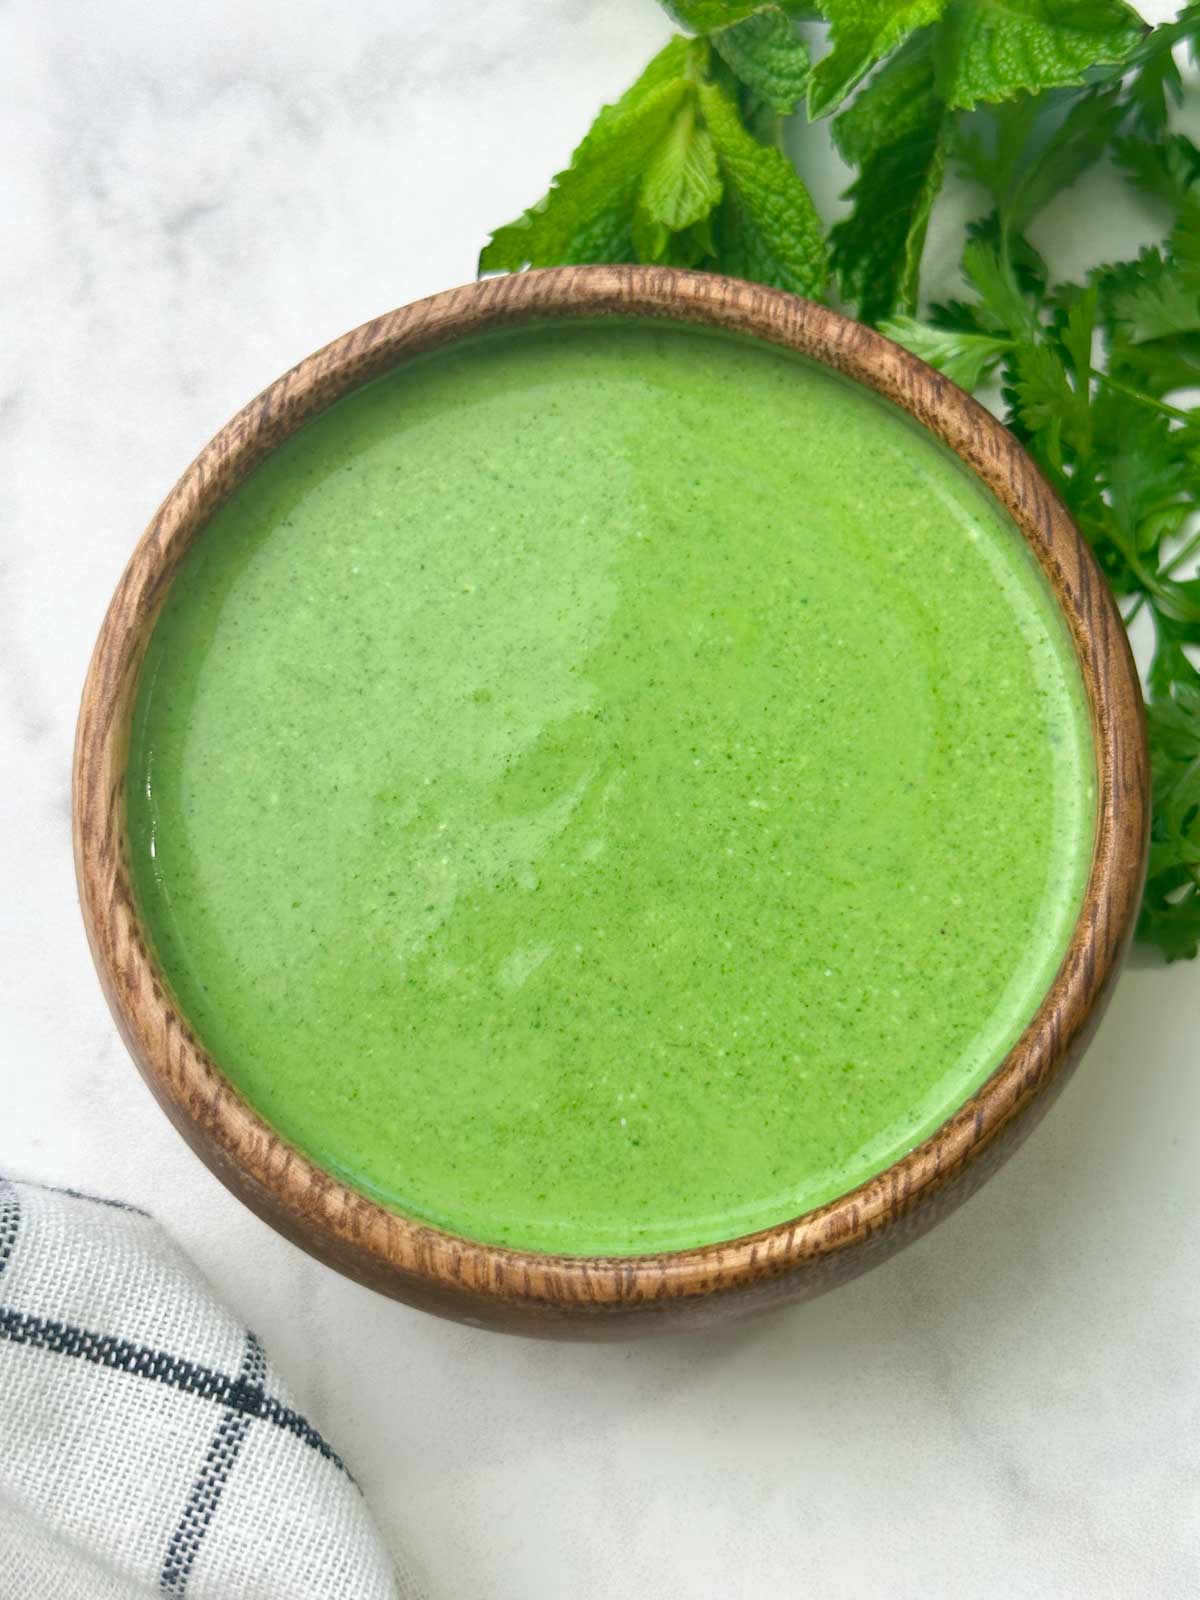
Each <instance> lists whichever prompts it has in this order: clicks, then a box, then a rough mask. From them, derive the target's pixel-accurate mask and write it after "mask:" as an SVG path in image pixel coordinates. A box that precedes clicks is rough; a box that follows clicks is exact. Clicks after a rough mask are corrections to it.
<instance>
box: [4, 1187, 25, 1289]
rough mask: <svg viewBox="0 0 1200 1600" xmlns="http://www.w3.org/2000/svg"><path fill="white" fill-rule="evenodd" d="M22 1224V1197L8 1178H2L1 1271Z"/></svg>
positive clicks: (10, 1253)
mask: <svg viewBox="0 0 1200 1600" xmlns="http://www.w3.org/2000/svg"><path fill="white" fill-rule="evenodd" d="M20 1226H21V1197H20V1195H18V1193H17V1191H16V1188H15V1187H14V1186H13V1184H11V1183H9V1181H8V1179H7V1178H0V1273H2V1272H3V1271H4V1269H5V1267H6V1266H7V1265H8V1262H9V1257H10V1256H11V1255H12V1253H13V1246H14V1245H15V1244H16V1242H17V1230H18V1229H19V1228H20Z"/></svg>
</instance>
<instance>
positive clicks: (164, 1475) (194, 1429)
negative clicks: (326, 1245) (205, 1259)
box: [0, 1178, 418, 1600]
mask: <svg viewBox="0 0 1200 1600" xmlns="http://www.w3.org/2000/svg"><path fill="white" fill-rule="evenodd" d="M154 1595H174V1596H179V1595H186V1596H188V1597H189V1600H316V1597H320V1600H417V1596H418V1590H417V1588H416V1586H415V1584H414V1583H413V1580H412V1578H411V1576H410V1575H409V1574H408V1573H407V1572H405V1571H402V1570H398V1569H397V1568H396V1566H395V1565H394V1564H393V1562H392V1560H391V1559H390V1557H389V1556H388V1554H387V1552H386V1551H385V1550H384V1547H383V1545H382V1543H381V1541H380V1538H379V1535H378V1533H377V1532H376V1529H375V1526H374V1524H373V1522H372V1521H371V1516H370V1513H369V1512H368V1510H367V1508H366V1505H365V1503H364V1501H363V1498H362V1495H361V1494H360V1492H359V1490H358V1488H357V1486H356V1485H355V1483H354V1480H353V1478H352V1477H351V1476H350V1474H349V1472H348V1471H347V1470H346V1466H345V1464H344V1462H343V1461H342V1460H341V1458H340V1457H339V1456H338V1455H337V1454H336V1452H335V1451H334V1450H333V1449H332V1447H331V1446H330V1445H329V1444H328V1443H327V1442H326V1441H325V1439H324V1438H322V1436H321V1434H320V1433H318V1431H317V1430H316V1428H314V1427H313V1425H312V1424H311V1423H310V1422H309V1421H308V1420H307V1419H306V1418H305V1417H303V1416H302V1415H301V1414H300V1412H299V1411H297V1410H296V1408H295V1406H294V1405H293V1404H292V1401H291V1398H290V1396H289V1395H288V1392H287V1389H286V1387H285V1385H284V1384H283V1383H282V1382H281V1381H280V1378H279V1375H278V1374H277V1373H276V1372H275V1370H274V1368H273V1367H272V1366H271V1363H270V1361H269V1360H268V1358H267V1356H266V1355H265V1353H264V1351H263V1348H262V1346H261V1345H260V1344H259V1342H258V1340H257V1339H256V1338H255V1336H254V1335H253V1334H252V1333H250V1332H249V1331H248V1330H247V1329H245V1328H243V1327H242V1326H241V1325H240V1324H239V1323H238V1322H237V1321H236V1320H235V1318H234V1317H232V1316H231V1315H230V1314H229V1312H228V1311H226V1310H225V1309H224V1307H223V1306H221V1305H220V1303H219V1302H218V1301H217V1300H216V1299H215V1298H214V1297H213V1294H212V1291H211V1290H210V1289H209V1287H208V1285H207V1284H206V1283H205V1282H204V1281H203V1279H202V1278H201V1277H200V1276H199V1274H198V1273H197V1272H196V1271H195V1269H194V1268H193V1267H192V1265H191V1263H190V1262H189V1261H188V1260H187V1259H186V1258H185V1257H184V1256H183V1255H182V1254H181V1253H180V1251H179V1250H178V1249H176V1247H175V1246H174V1245H173V1244H172V1243H171V1241H170V1240H169V1239H168V1238H167V1236H166V1234H165V1233H163V1231H162V1229H161V1228H160V1227H159V1226H158V1224H157V1223H156V1222H155V1221H154V1220H153V1219H152V1218H151V1217H148V1216H147V1215H146V1214H145V1213H144V1212H141V1211H135V1210H132V1209H131V1208H129V1207H127V1206H119V1205H115V1204H113V1203H111V1202H107V1201H100V1200H94V1199H90V1198H88V1197H85V1196H82V1195H77V1194H74V1193H72V1192H71V1191H69V1190H56V1189H47V1188H43V1187H41V1186H40V1185H36V1184H27V1183H12V1182H8V1181H6V1180H4V1179H3V1178H0V1600H135V1597H142V1600H145V1597H147V1596H154Z"/></svg>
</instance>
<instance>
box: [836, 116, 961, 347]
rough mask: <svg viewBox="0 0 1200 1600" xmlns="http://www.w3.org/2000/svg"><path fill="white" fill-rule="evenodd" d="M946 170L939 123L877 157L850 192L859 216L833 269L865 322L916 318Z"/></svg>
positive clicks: (839, 243) (844, 226) (854, 215)
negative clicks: (900, 315)
mask: <svg viewBox="0 0 1200 1600" xmlns="http://www.w3.org/2000/svg"><path fill="white" fill-rule="evenodd" d="M945 164H946V146H945V139H944V136H943V132H942V124H941V123H940V122H937V121H935V122H933V123H931V124H928V125H926V126H924V127H921V128H917V129H915V130H914V131H913V132H911V133H909V134H908V135H907V136H906V137H905V138H903V139H900V140H898V141H897V142H896V143H895V144H891V145H888V146H887V147H886V148H885V149H883V150H880V151H878V152H877V153H876V154H874V155H872V156H871V157H870V159H869V160H868V161H867V163H866V165H865V166H864V167H863V169H862V172H861V173H860V175H859V177H858V178H857V179H856V181H855V182H854V183H853V184H852V185H851V186H850V188H849V189H848V190H847V191H846V198H847V199H850V200H853V202H854V209H853V211H852V212H851V213H850V215H849V216H848V217H846V218H845V219H844V220H843V221H841V222H839V223H838V224H837V226H836V227H835V228H834V229H833V230H832V232H831V233H830V235H829V243H830V263H831V265H832V267H833V270H834V272H835V273H836V275H837V279H838V283H839V285H840V287H841V290H842V294H843V295H844V297H845V298H846V299H847V300H851V301H853V302H855V304H856V305H857V307H858V315H859V316H860V317H861V318H862V319H863V320H864V321H866V322H877V321H879V319H880V318H881V317H887V316H890V315H891V314H892V313H893V312H894V311H897V310H901V311H906V312H911V311H915V310H916V306H917V289H918V282H919V278H920V271H921V256H922V253H923V251H924V248H925V234H926V231H927V229H928V226H929V214H930V211H931V210H932V209H933V202H934V200H935V199H936V197H937V193H938V190H939V189H940V188H941V186H942V174H943V172H944V171H945Z"/></svg>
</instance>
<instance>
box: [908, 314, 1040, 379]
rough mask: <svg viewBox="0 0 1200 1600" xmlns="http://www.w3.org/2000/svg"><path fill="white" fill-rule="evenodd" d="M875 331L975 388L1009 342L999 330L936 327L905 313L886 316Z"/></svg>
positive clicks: (1005, 349) (999, 360)
mask: <svg viewBox="0 0 1200 1600" xmlns="http://www.w3.org/2000/svg"><path fill="white" fill-rule="evenodd" d="M879 331H880V333H885V334H887V336H888V338H889V339H894V340H895V341H896V343H897V344H902V345H903V346H904V348H905V349H906V350H911V351H912V353H913V355H915V356H920V358H921V360H922V361H928V363H929V365H930V366H931V367H936V368H937V370H938V371H939V372H943V373H945V375H946V377H947V378H949V379H950V381H951V383H957V384H958V385H959V387H960V388H963V389H967V390H971V389H977V388H978V387H979V385H980V384H981V383H982V382H983V380H984V378H986V377H987V376H988V374H989V373H991V372H994V371H995V369H996V367H997V366H999V364H1000V362H1001V360H1002V359H1003V358H1004V356H1005V355H1006V354H1007V353H1008V352H1009V351H1010V350H1011V349H1012V345H1013V341H1012V340H1011V339H1008V338H1006V337H1004V336H1003V335H1001V334H994V333H975V332H973V331H971V330H970V329H967V328H938V327H934V326H932V325H931V324H929V323H926V322H918V321H916V319H915V318H913V317H907V316H906V317H891V318H888V319H887V320H885V321H883V322H881V323H880V324H879Z"/></svg>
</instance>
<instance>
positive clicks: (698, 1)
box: [661, 0, 763, 33]
mask: <svg viewBox="0 0 1200 1600" xmlns="http://www.w3.org/2000/svg"><path fill="white" fill-rule="evenodd" d="M661 4H662V7H663V10H664V11H665V12H666V13H667V15H668V16H669V17H670V18H671V19H672V20H673V21H675V22H677V23H678V24H679V26H680V27H681V28H687V29H688V31H689V32H690V33H712V32H714V31H715V30H716V29H718V28H728V27H730V26H732V25H733V24H734V23H738V22H742V21H744V20H745V19H746V18H747V17H749V16H753V14H754V13H755V12H756V11H760V10H761V9H762V5H763V0H661Z"/></svg>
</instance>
